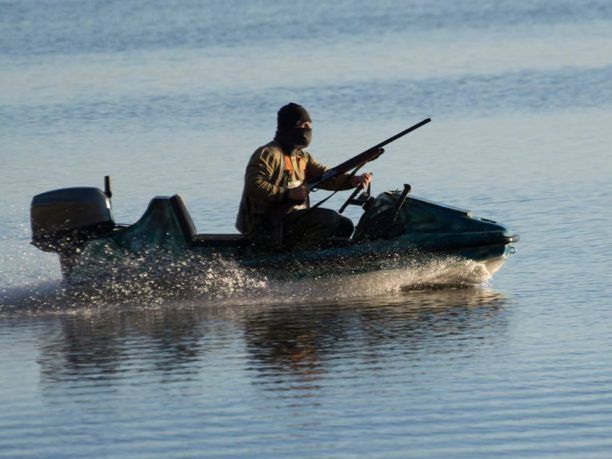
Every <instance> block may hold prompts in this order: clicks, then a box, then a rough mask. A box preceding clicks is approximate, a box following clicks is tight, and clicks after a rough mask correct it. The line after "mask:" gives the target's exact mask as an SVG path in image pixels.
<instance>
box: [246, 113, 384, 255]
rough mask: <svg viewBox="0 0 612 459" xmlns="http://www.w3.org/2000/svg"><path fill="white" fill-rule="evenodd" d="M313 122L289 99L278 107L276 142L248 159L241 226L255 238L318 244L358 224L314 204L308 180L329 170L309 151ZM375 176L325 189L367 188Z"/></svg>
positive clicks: (338, 181) (330, 183)
mask: <svg viewBox="0 0 612 459" xmlns="http://www.w3.org/2000/svg"><path fill="white" fill-rule="evenodd" d="M311 138H312V120H311V119H310V115H309V114H308V112H307V111H306V109H304V107H302V106H300V105H298V104H294V103H290V104H287V105H285V106H284V107H281V109H280V110H279V111H278V117H277V130H276V135H275V137H274V140H272V142H270V143H268V144H266V145H264V146H262V147H259V148H258V149H257V150H255V152H254V153H253V155H252V156H251V159H250V160H249V163H248V165H247V168H246V172H245V176H244V191H243V193H242V200H241V202H240V209H239V211H238V218H237V220H236V228H238V230H239V231H240V232H241V233H242V234H244V235H245V236H246V237H247V238H248V239H249V240H251V241H252V242H254V243H256V244H258V245H262V246H271V245H276V246H278V245H279V244H282V246H283V247H286V248H299V249H304V248H313V247H317V246H320V245H321V244H323V243H325V241H327V240H329V239H330V238H333V237H349V236H350V235H351V234H352V233H353V222H351V220H350V219H348V218H346V217H343V216H341V215H339V214H338V213H337V212H335V211H333V210H330V209H323V208H320V207H317V208H313V209H311V208H310V203H309V199H308V193H309V192H308V188H307V187H306V186H305V185H304V182H305V181H307V180H309V179H312V178H314V177H317V176H319V175H321V174H322V173H323V172H325V171H326V170H327V168H326V167H325V166H323V165H322V164H320V163H318V162H317V161H315V160H314V158H313V157H312V156H311V155H310V154H309V153H308V152H306V151H304V148H306V147H307V146H308V145H309V144H310V141H311ZM371 179H372V176H371V175H370V174H363V175H361V176H350V175H349V174H344V175H341V176H338V177H335V178H333V179H330V180H327V181H326V182H324V183H323V184H321V188H323V189H326V190H346V189H350V188H354V187H356V186H361V187H364V188H365V187H367V186H368V184H369V183H370V181H371Z"/></svg>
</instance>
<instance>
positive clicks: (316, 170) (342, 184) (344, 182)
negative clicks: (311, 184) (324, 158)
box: [306, 153, 355, 191]
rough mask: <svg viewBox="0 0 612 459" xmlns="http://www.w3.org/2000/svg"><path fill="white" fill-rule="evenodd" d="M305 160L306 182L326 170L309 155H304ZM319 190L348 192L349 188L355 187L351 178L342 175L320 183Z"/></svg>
mask: <svg viewBox="0 0 612 459" xmlns="http://www.w3.org/2000/svg"><path fill="white" fill-rule="evenodd" d="M306 158H307V166H306V180H310V179H313V178H315V177H317V176H319V175H321V174H322V173H324V172H325V171H327V170H328V168H327V167H325V166H324V165H323V164H321V163H319V162H318V161H316V160H315V159H314V158H313V157H312V156H311V155H310V154H309V153H306ZM321 188H322V189H324V190H332V191H335V190H349V189H351V188H355V186H354V185H353V184H352V183H351V176H350V175H349V174H342V175H339V176H338V177H334V178H333V179H329V180H326V181H325V182H323V183H321Z"/></svg>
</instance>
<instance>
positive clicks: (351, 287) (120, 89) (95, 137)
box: [0, 0, 612, 458]
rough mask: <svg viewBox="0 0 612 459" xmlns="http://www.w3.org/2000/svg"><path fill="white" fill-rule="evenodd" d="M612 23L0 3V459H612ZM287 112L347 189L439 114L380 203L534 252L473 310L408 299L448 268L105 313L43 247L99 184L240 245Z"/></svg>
mask: <svg viewBox="0 0 612 459" xmlns="http://www.w3.org/2000/svg"><path fill="white" fill-rule="evenodd" d="M611 25H612V4H610V3H609V2H606V1H603V0H594V1H586V2H578V3H577V2H569V1H564V0H559V1H530V2H516V1H513V2H510V1H495V2H493V1H486V0H473V1H460V2H449V1H447V0H440V1H435V2H429V1H427V2H425V1H412V2H399V1H392V0H388V1H382V2H375V3H372V2H361V1H357V0H339V1H336V2H334V4H333V5H327V4H319V3H316V2H315V3H314V4H313V2H301V1H300V2H291V3H290V4H289V3H288V4H277V3H275V2H267V1H263V0H256V1H253V2H248V4H245V3H244V2H234V1H227V0H226V1H224V2H212V1H211V2H206V3H203V4H202V3H197V2H193V3H192V2H172V1H170V2H168V1H166V2H154V1H148V2H145V1H142V2H98V1H88V2H72V1H66V0H58V1H54V2H35V1H27V0H24V1H19V2H9V1H3V2H1V3H0V85H1V86H0V87H2V89H3V90H2V91H0V161H1V162H0V164H1V166H2V167H1V169H2V172H3V173H2V178H1V181H0V183H1V184H2V185H1V186H2V188H1V190H2V193H1V194H0V209H2V213H3V218H2V219H1V220H0V346H1V349H2V350H3V352H2V356H1V357H0V368H1V371H0V402H1V406H2V407H3V408H2V410H0V457H11V458H13V457H62V458H66V457H83V456H92V457H147V458H151V457H203V456H209V457H266V458H267V457H288V456H291V457H357V456H359V457H385V458H386V457H418V458H424V457H434V458H437V457H440V458H446V457H453V458H458V457H466V458H474V457H494V456H495V457H497V456H505V457H521V458H522V457H538V458H540V457H555V458H558V457H574V458H583V457H602V458H607V457H610V455H611V454H612V427H611V426H612V396H610V387H611V385H612V370H611V368H612V357H610V356H611V355H612V353H611V352H610V351H611V350H612V349H611V348H612V340H611V339H610V333H609V330H610V326H611V324H612V308H611V307H610V300H609V299H610V298H611V297H612V288H611V287H610V273H611V272H612V266H611V262H610V261H609V253H610V252H611V251H612V229H611V228H612V212H611V211H610V205H609V203H610V200H611V198H612V185H611V183H610V176H611V173H612V161H611V160H610V158H609V149H610V145H612V131H611V130H610V123H611V122H612V83H611V82H612V27H611ZM288 101H296V102H299V103H302V104H303V105H305V106H306V107H307V108H308V109H309V111H310V113H311V115H312V117H313V119H314V122H315V132H314V135H315V137H314V142H313V145H312V147H311V148H310V150H311V151H312V152H314V153H315V154H316V156H317V158H318V159H320V160H321V161H323V162H324V163H326V164H329V165H333V164H336V163H338V162H340V161H342V160H343V159H345V158H346V157H347V156H348V155H352V154H355V153H358V152H360V151H362V150H364V149H365V147H367V146H369V145H373V144H375V143H377V142H379V141H381V140H383V139H384V138H386V137H389V136H391V135H392V134H394V133H396V132H398V131H400V130H402V129H404V128H406V127H408V126H409V125H411V124H413V123H415V122H417V121H419V120H421V119H423V118H425V117H427V116H431V117H432V118H433V122H432V123H431V124H430V125H428V126H426V127H424V128H422V129H420V130H419V131H417V132H415V133H412V134H410V135H409V136H408V137H406V138H404V139H401V140H400V141H398V142H397V143H396V144H394V145H392V146H390V147H389V148H388V149H387V152H386V153H385V155H384V156H383V157H382V158H381V159H379V160H378V161H377V162H375V163H373V164H372V165H371V168H370V169H371V170H372V171H373V172H374V177H375V182H374V188H375V190H376V191H377V192H378V191H382V190H386V189H393V188H398V187H401V184H403V183H405V182H408V183H411V184H412V186H413V190H414V193H415V194H416V195H419V196H424V197H428V198H430V199H434V200H437V201H441V202H445V203H448V204H452V205H455V206H459V207H463V208H469V209H471V210H472V211H473V212H474V213H475V214H477V215H480V216H484V217H488V218H492V219H495V220H499V221H501V222H503V223H504V224H506V225H508V226H509V227H511V228H512V229H514V230H515V231H516V232H517V233H519V234H520V235H521V242H520V243H519V244H518V245H517V250H518V253H517V254H516V255H515V256H514V257H512V258H511V259H510V260H509V261H508V263H507V264H506V266H504V267H503V268H502V270H501V271H500V272H499V273H498V274H497V275H496V276H495V277H494V279H493V280H492V281H491V282H490V283H488V284H487V285H483V286H480V287H476V288H470V289H442V290H433V291H432V290H418V291H415V290H413V289H411V288H410V287H411V286H413V285H415V284H418V283H419V281H420V280H422V279H423V278H426V277H427V276H431V275H435V273H436V269H437V268H436V266H435V264H432V266H430V267H426V268H423V269H422V270H420V271H418V270H416V271H411V272H407V273H404V276H405V277H403V278H402V279H397V278H387V279H384V281H381V279H380V278H364V279H360V280H359V282H355V280H354V279H353V280H351V279H319V280H316V281H301V282H295V283H273V282H265V281H263V282H260V280H257V279H255V280H253V279H248V278H245V277H244V273H241V272H240V271H236V270H232V269H226V270H222V271H221V272H215V273H212V274H211V277H210V279H209V282H210V283H211V285H213V286H214V288H212V289H207V288H205V289H200V290H198V289H196V290H195V292H196V294H193V295H189V294H185V292H182V293H181V294H179V295H177V294H173V292H167V291H166V290H164V289H156V288H150V287H151V284H150V283H149V284H147V283H143V284H142V285H140V284H139V285H131V286H128V287H130V288H127V289H126V290H125V291H118V292H114V294H113V296H108V295H107V292H104V291H98V290H95V289H82V290H77V291H70V290H66V289H65V288H64V286H63V285H62V284H61V283H60V277H61V276H60V272H59V265H58V262H57V259H56V258H55V257H54V256H53V255H52V254H46V253H42V252H39V251H37V250H36V249H35V248H33V247H31V246H30V245H29V238H30V230H29V215H28V213H29V203H30V199H31V197H32V195H34V194H36V193H39V192H43V191H47V190H50V189H55V188H61V187H66V186H92V185H93V186H101V184H102V177H103V176H104V175H111V176H112V177H113V191H114V214H115V217H116V220H118V221H120V222H126V223H129V222H133V221H134V220H135V219H137V218H138V217H139V216H140V214H141V213H142V212H143V210H144V208H145V207H146V205H147V202H148V201H149V199H150V198H151V197H152V196H154V195H169V194H173V193H180V194H181V195H182V196H183V197H184V198H185V200H186V202H187V205H188V207H189V210H190V212H191V214H192V216H193V218H194V220H195V223H196V225H197V227H198V229H199V230H200V231H201V232H227V231H233V222H234V216H235V213H236V209H237V204H238V201H239V197H240V192H241V187H242V174H243V171H244V164H245V162H246V159H247V158H248V156H249V154H250V153H251V152H252V151H253V150H254V148H255V147H257V146H258V145H261V144H263V143H265V142H267V141H268V140H269V139H270V137H271V136H272V134H273V130H274V125H275V119H274V117H275V112H276V110H277V109H278V107H280V106H281V105H283V104H285V103H286V102H288ZM342 199H344V197H343V196H340V197H338V199H335V198H334V200H332V201H330V202H331V203H332V204H331V206H332V207H335V208H337V207H338V206H339V204H340V203H341V202H342ZM352 212H353V213H352V214H351V216H352V217H353V218H357V217H358V212H357V211H356V210H353V211H352ZM207 285H209V284H207ZM153 287H155V285H153Z"/></svg>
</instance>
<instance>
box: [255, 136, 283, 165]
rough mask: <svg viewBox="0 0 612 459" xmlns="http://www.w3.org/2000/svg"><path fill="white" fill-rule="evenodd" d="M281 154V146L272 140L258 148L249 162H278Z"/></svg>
mask: <svg viewBox="0 0 612 459" xmlns="http://www.w3.org/2000/svg"><path fill="white" fill-rule="evenodd" d="M282 152H283V151H282V149H281V146H280V145H279V144H278V142H275V141H274V140H273V141H271V142H268V143H267V144H265V145H262V146H261V147H258V148H257V149H256V150H255V151H254V152H253V155H252V156H251V160H264V161H270V160H273V159H278V160H279V161H280V158H281V155H282Z"/></svg>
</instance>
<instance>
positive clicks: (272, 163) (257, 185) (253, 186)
mask: <svg viewBox="0 0 612 459" xmlns="http://www.w3.org/2000/svg"><path fill="white" fill-rule="evenodd" d="M279 167H280V163H279V162H278V159H277V158H276V155H275V154H274V151H271V150H269V149H266V148H264V149H261V150H258V151H256V152H255V153H254V154H253V156H252V157H251V160H250V161H249V164H248V165H247V169H246V173H245V177H244V180H245V187H246V192H247V194H248V196H249V197H250V198H251V199H254V200H255V201H261V202H281V201H284V200H285V199H286V197H287V189H286V188H285V187H283V186H278V185H276V184H275V180H274V179H275V176H276V177H278V174H279V171H278V168H279ZM280 173H282V171H281V172H280Z"/></svg>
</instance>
